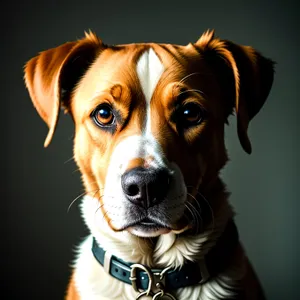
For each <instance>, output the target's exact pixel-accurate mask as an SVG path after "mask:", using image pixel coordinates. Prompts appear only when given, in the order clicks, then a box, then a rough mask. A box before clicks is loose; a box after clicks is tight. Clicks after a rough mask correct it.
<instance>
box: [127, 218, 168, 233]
mask: <svg viewBox="0 0 300 300" xmlns="http://www.w3.org/2000/svg"><path fill="white" fill-rule="evenodd" d="M124 230H127V231H129V232H130V233H132V234H134V235H136V236H140V237H155V236H158V235H161V234H166V233H169V232H170V231H171V230H172V229H171V228H170V227H169V226H167V225H165V224H163V223H161V222H158V221H156V220H152V219H150V218H148V217H147V218H144V219H142V220H139V221H137V222H134V223H132V224H130V225H128V226H126V228H124Z"/></svg>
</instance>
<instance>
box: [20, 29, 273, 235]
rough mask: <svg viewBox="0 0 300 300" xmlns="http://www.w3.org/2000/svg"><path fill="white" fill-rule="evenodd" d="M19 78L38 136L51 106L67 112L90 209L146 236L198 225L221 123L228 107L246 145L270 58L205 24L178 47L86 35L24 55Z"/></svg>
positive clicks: (221, 154)
mask: <svg viewBox="0 0 300 300" xmlns="http://www.w3.org/2000/svg"><path fill="white" fill-rule="evenodd" d="M25 79H26V84H27V87H28V89H29V92H30V94H31V98H32V100H33V102H34V104H35V106H36V108H37V110H38V112H39V113H40V115H41V116H42V118H43V119H44V121H45V122H46V123H47V124H48V125H49V127H50V131H49V135H48V137H47V140H46V144H48V143H49V141H50V140H51V137H52V135H53V132H54V130H55V126H56V123H57V119H58V113H59V107H60V105H61V104H62V105H63V106H64V107H65V108H66V109H67V110H68V111H69V112H70V114H71V116H72V118H73V120H74V123H75V141H74V157H75V160H76V162H77V164H78V165H79V167H80V170H81V172H82V176H83V181H84V184H85V187H86V190H87V192H88V193H90V194H91V195H92V196H95V197H97V198H98V199H99V211H101V214H99V218H104V219H105V220H106V221H107V223H108V225H109V226H110V227H111V228H112V229H113V230H114V231H123V230H128V231H129V232H131V233H133V234H135V235H137V236H142V237H152V236H157V235H160V234H163V233H167V232H169V231H174V232H176V233H178V232H182V231H184V230H186V229H189V228H192V227H194V226H195V223H197V226H198V225H199V224H198V221H199V218H200V215H199V214H200V211H199V209H200V208H199V192H203V193H205V192H204V191H205V189H206V188H207V187H209V186H212V185H213V182H214V181H215V180H216V179H217V177H218V172H219V170H220V169H221V168H222V167H223V166H224V164H225V163H226V161H227V155H226V150H225V146H224V124H225V123H226V121H227V118H228V116H229V114H230V113H231V112H232V111H233V109H234V108H235V110H236V113H237V117H238V134H239V138H240V141H241V144H242V146H243V148H244V149H245V151H247V152H251V145H250V142H249V139H248V137H247V127H248V123H249V121H250V120H251V119H252V118H253V117H254V115H255V114H256V113H257V112H258V111H259V110H260V108H261V107H262V105H263V103H264V101H265V100H266V97H267V96H268V93H269V90H270V88H271V85H272V81H273V64H272V62H271V61H269V60H267V59H265V58H263V57H262V56H261V55H260V54H258V53H257V52H256V51H255V50H254V49H252V48H250V47H244V46H238V45H235V44H233V43H230V42H228V41H222V40H219V39H215V38H214V37H213V33H212V32H207V33H205V34H204V35H203V36H202V37H201V38H200V39H199V40H198V42H197V43H195V44H189V45H187V46H178V45H169V44H130V45H120V46H111V47H110V46H106V45H104V44H103V43H102V42H101V41H100V40H99V39H97V38H96V37H95V36H94V35H93V34H87V35H86V38H85V39H83V40H80V41H77V42H73V43H67V44H64V45H62V46H60V47H58V48H55V49H51V50H48V51H45V52H43V53H41V54H40V55H39V56H38V57H35V58H33V59H32V60H31V61H29V63H28V64H27V66H26V70H25ZM200 195H201V194H200ZM202 196H203V195H202Z"/></svg>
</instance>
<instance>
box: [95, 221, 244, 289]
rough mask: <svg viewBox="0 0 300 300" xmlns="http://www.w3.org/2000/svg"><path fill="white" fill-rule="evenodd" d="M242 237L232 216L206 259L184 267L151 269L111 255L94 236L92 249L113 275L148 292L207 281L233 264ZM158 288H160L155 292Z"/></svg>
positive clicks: (189, 262)
mask: <svg viewBox="0 0 300 300" xmlns="http://www.w3.org/2000/svg"><path fill="white" fill-rule="evenodd" d="M238 241H239V236H238V231H237V228H236V225H235V223H234V221H233V220H232V219H231V220H230V221H229V222H228V224H227V226H226V228H225V230H224V232H223V234H222V235H221V236H220V238H219V239H218V240H217V243H216V245H215V246H214V247H213V248H212V249H211V250H210V251H209V253H208V254H207V255H206V256H205V258H204V259H203V260H202V261H200V262H199V261H198V262H191V261H187V262H186V263H185V264H184V265H183V266H182V267H181V268H180V269H170V268H166V269H150V268H148V267H146V266H144V265H142V264H134V263H130V262H125V261H123V260H122V259H120V258H118V257H116V256H114V255H111V254H109V252H107V251H105V250H104V249H103V248H102V247H101V246H100V245H99V244H98V243H97V241H96V239H95V238H94V239H93V246H92V252H93V254H94V257H95V258H96V260H97V261H98V262H99V263H100V264H101V265H102V266H103V267H104V269H105V271H106V272H107V273H109V274H110V275H111V276H112V277H114V278H116V279H118V280H120V281H122V282H125V283H128V284H131V285H132V286H133V288H134V289H135V290H136V291H138V292H140V293H141V290H144V291H145V292H144V293H145V294H147V295H148V294H149V293H150V292H152V293H156V292H157V291H164V289H166V290H176V289H179V288H182V287H187V286H192V285H196V284H201V283H204V282H206V281H207V280H208V279H210V278H212V277H213V276H216V275H217V274H218V273H220V272H222V271H224V269H225V268H226V267H227V266H228V265H229V264H230V261H231V259H232V258H233V254H234V250H235V248H236V246H237V245H238ZM155 290H156V291H155Z"/></svg>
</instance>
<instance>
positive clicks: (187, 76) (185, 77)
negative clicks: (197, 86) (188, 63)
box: [178, 72, 201, 85]
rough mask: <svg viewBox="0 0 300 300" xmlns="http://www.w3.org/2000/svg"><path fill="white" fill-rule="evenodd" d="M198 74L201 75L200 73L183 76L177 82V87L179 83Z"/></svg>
mask: <svg viewBox="0 0 300 300" xmlns="http://www.w3.org/2000/svg"><path fill="white" fill-rule="evenodd" d="M200 74H201V73H200V72H194V73H190V74H188V75H186V76H184V77H183V78H182V79H180V80H179V82H178V85H179V84H180V83H183V82H184V81H185V80H187V79H188V78H189V77H191V76H194V75H200Z"/></svg>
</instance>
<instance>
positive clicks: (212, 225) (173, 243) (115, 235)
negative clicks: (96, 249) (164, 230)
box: [81, 179, 234, 268]
mask: <svg viewBox="0 0 300 300" xmlns="http://www.w3.org/2000/svg"><path fill="white" fill-rule="evenodd" d="M208 197H209V198H208ZM227 198H228V193H227V192H226V191H225V189H224V186H223V183H222V182H221V180H219V179H218V180H216V182H215V184H214V188H213V189H209V191H207V192H206V193H205V201H209V203H211V204H210V209H211V210H212V211H211V212H210V215H211V217H212V218H211V219H210V222H209V223H208V224H207V225H206V229H204V230H203V231H202V232H201V233H194V234H193V233H184V234H182V235H180V234H179V235H177V234H175V233H173V232H170V233H168V234H163V235H161V236H159V237H157V238H151V239H149V238H140V237H137V236H134V235H132V234H131V233H129V232H127V231H124V232H114V231H113V230H112V229H111V228H110V227H109V226H108V224H107V223H106V220H105V218H104V217H103V216H102V215H101V210H100V209H99V202H98V200H97V199H96V198H93V197H90V196H85V197H84V198H83V201H82V205H81V210H82V215H83V218H84V220H85V223H86V225H87V226H88V228H89V229H90V231H91V234H92V235H93V236H94V237H95V238H96V240H97V241H98V243H99V244H100V245H101V246H102V247H103V248H104V250H109V251H110V252H111V253H112V254H113V255H115V256H117V257H119V258H120V259H123V260H124V261H130V262H133V263H141V264H144V265H147V266H149V267H151V268H154V267H158V268H164V267H173V268H176V267H180V266H182V265H183V264H184V263H185V261H186V260H192V261H197V260H200V259H202V258H203V257H204V256H205V255H206V254H207V253H208V252H209V250H210V249H211V248H212V247H214V245H215V243H216V241H217V239H218V238H219V237H220V235H221V234H222V233H223V231H224V229H225V227H226V225H227V222H228V220H230V219H231V218H232V217H233V215H234V213H233V210H232V208H231V206H230V205H229V203H228V200H227Z"/></svg>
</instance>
